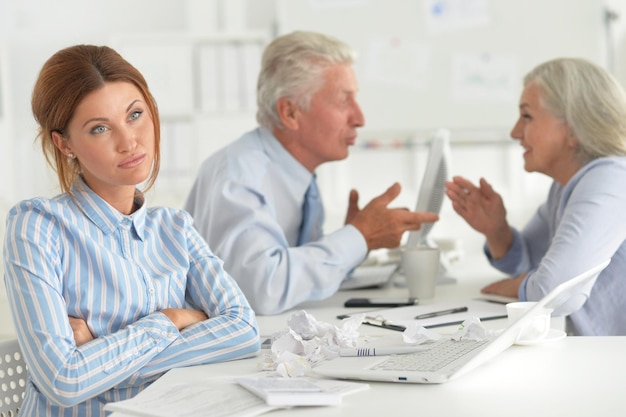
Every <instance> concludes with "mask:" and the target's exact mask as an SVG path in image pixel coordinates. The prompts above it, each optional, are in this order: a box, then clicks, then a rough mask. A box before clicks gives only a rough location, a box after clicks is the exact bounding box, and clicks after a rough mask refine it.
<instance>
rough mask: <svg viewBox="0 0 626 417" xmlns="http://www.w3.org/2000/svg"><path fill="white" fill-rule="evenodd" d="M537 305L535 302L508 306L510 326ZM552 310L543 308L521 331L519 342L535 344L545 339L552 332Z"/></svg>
mask: <svg viewBox="0 0 626 417" xmlns="http://www.w3.org/2000/svg"><path fill="white" fill-rule="evenodd" d="M535 305H537V302H535V301H517V302H514V303H508V304H507V305H506V312H507V316H508V321H509V325H510V324H513V323H514V322H516V321H517V320H518V319H519V318H520V317H522V316H523V315H524V314H525V313H526V312H527V311H528V310H530V309H531V308H533V307H534V306H535ZM551 314H552V309H550V308H542V309H540V310H539V311H537V313H536V314H535V316H534V317H533V318H532V319H531V320H530V321H529V322H528V323H527V324H526V325H524V327H523V328H522V329H521V330H520V333H519V335H518V336H517V341H518V342H534V341H538V340H541V339H544V338H545V337H546V336H547V335H548V333H549V332H550V317H551Z"/></svg>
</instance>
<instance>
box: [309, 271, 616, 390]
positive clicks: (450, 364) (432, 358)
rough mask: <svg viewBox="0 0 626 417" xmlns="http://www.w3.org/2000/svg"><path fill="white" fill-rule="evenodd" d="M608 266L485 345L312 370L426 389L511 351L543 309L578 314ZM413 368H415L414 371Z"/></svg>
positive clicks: (442, 347) (436, 348) (438, 344)
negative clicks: (452, 354)
mask: <svg viewBox="0 0 626 417" xmlns="http://www.w3.org/2000/svg"><path fill="white" fill-rule="evenodd" d="M609 262H610V259H609V260H606V261H604V262H602V263H600V264H599V265H597V266H595V267H593V268H591V269H589V270H588V271H586V272H584V273H582V274H580V275H578V276H577V277H575V278H572V279H570V280H568V281H566V282H564V283H562V284H560V285H558V286H557V287H556V288H554V289H553V290H552V291H551V292H550V293H549V294H547V295H546V296H545V297H544V298H542V299H541V300H540V301H539V302H538V303H537V305H536V306H535V307H533V308H531V309H530V310H528V311H527V312H526V314H524V315H522V316H521V317H520V318H519V319H518V320H517V321H515V322H513V323H511V324H509V325H508V326H507V327H506V328H505V329H503V330H502V331H500V332H499V333H496V334H495V335H493V336H490V337H488V338H486V339H484V340H482V341H478V342H477V341H473V340H460V341H456V340H452V339H450V338H446V337H444V338H442V339H440V340H438V341H435V342H433V343H432V344H430V345H429V344H425V345H423V346H424V347H425V349H424V350H420V351H417V352H415V353H408V354H404V355H391V356H366V357H339V358H337V359H333V360H328V361H323V362H322V363H320V364H319V365H317V366H316V367H315V368H313V371H314V372H315V373H317V374H319V375H321V376H325V377H331V378H339V379H358V380H365V381H388V382H402V383H422V384H437V383H443V382H447V381H450V380H452V379H454V378H457V377H458V376H460V375H463V374H465V373H466V372H468V371H469V370H471V369H474V368H476V367H477V366H479V365H481V364H483V363H485V362H487V361H488V360H490V359H491V358H493V357H495V356H496V355H498V354H500V353H501V352H503V351H505V350H506V349H508V348H509V347H510V346H511V345H513V344H514V343H515V342H516V340H517V337H518V335H519V333H520V331H521V330H522V328H523V327H524V326H525V325H526V324H527V323H528V322H530V321H531V320H532V319H533V318H534V317H535V315H536V314H537V312H538V311H539V310H541V309H543V308H551V309H553V310H554V312H555V313H557V314H560V315H567V314H571V313H573V312H574V311H576V310H577V309H578V308H580V307H581V306H582V305H583V304H584V302H585V301H586V299H587V297H586V296H585V294H586V293H587V294H588V293H589V290H590V289H591V287H592V286H593V284H594V283H595V281H596V279H597V278H598V275H599V274H600V272H602V270H603V269H604V268H606V266H607V265H608V264H609ZM428 346H430V348H429V347H428ZM450 351H462V353H459V352H457V353H455V355H456V357H455V359H453V360H451V361H448V360H447V355H448V352H450ZM459 355H460V356H459ZM425 359H427V360H425ZM402 362H416V363H419V362H427V363H428V364H429V365H432V364H433V363H436V364H438V365H437V366H436V367H432V366H430V367H429V369H422V368H421V367H420V368H419V369H415V366H413V365H406V364H402ZM393 363H396V364H398V363H400V364H401V365H402V368H403V369H401V370H395V369H392V368H393V367H390V366H388V365H391V364H393ZM411 367H413V368H414V369H410V368H411Z"/></svg>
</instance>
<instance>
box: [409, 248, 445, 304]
mask: <svg viewBox="0 0 626 417" xmlns="http://www.w3.org/2000/svg"><path fill="white" fill-rule="evenodd" d="M439 264H440V250H439V248H431V247H426V246H423V247H422V246H418V247H405V248H402V253H401V266H402V270H403V271H404V277H405V279H406V285H407V288H408V289H409V297H411V298H417V299H429V298H433V297H434V296H435V286H436V285H437V279H438V278H439Z"/></svg>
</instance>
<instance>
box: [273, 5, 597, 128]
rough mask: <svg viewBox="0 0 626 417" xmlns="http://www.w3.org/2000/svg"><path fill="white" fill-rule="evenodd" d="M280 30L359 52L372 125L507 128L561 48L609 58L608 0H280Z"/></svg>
mask: <svg viewBox="0 0 626 417" xmlns="http://www.w3.org/2000/svg"><path fill="white" fill-rule="evenodd" d="M277 11H278V23H277V27H278V32H279V34H284V33H287V32H291V31H293V30H315V31H319V32H323V33H326V34H329V35H333V36H336V37H338V38H339V39H341V40H343V41H345V42H347V43H348V44H350V45H351V46H352V47H353V48H355V49H356V51H357V55H358V57H357V62H356V64H355V70H356V73H357V77H358V80H359V84H360V92H359V95H358V98H359V102H360V104H361V106H362V108H363V111H364V114H365V118H366V129H374V130H398V129H399V130H414V129H418V130H421V129H425V130H430V129H436V128H439V127H446V128H450V129H455V130H466V129H482V130H484V129H488V130H491V131H494V130H497V131H505V132H508V130H509V129H510V128H511V127H512V126H513V124H514V122H515V119H516V118H517V113H518V111H517V103H518V99H519V94H520V93H521V89H522V77H523V76H524V74H526V73H527V72H528V71H529V70H531V69H532V68H533V67H534V66H536V65H537V64H539V63H541V62H543V61H546V60H548V59H552V58H556V57H561V56H578V57H584V58H588V59H590V60H592V61H594V62H596V63H598V64H600V65H602V66H604V63H603V62H602V61H603V59H604V58H603V57H604V54H605V53H604V47H605V46H604V43H605V40H604V26H603V25H604V23H603V16H604V15H603V13H604V9H603V4H602V0H583V1H576V2H572V1H571V0H549V1H545V0H522V1H520V0H278V3H277Z"/></svg>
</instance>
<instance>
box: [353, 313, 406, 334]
mask: <svg viewBox="0 0 626 417" xmlns="http://www.w3.org/2000/svg"><path fill="white" fill-rule="evenodd" d="M363 323H364V324H369V325H370V326H376V327H382V328H383V329H389V330H397V331H399V332H403V331H405V330H406V327H404V326H401V325H399V324H391V323H389V322H388V321H387V320H384V319H377V318H376V317H368V316H365V317H364V318H363Z"/></svg>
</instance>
